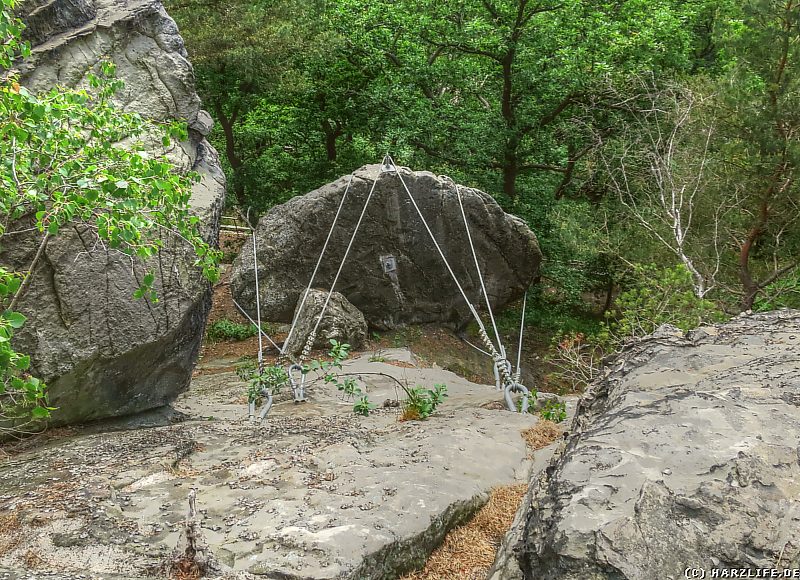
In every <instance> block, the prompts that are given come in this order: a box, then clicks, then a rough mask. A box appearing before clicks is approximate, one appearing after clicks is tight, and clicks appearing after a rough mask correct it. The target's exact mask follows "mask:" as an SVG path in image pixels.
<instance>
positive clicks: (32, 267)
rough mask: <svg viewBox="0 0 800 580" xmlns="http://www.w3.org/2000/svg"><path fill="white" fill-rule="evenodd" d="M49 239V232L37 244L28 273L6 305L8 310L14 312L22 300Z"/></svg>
mask: <svg viewBox="0 0 800 580" xmlns="http://www.w3.org/2000/svg"><path fill="white" fill-rule="evenodd" d="M49 239H50V232H47V233H46V234H45V235H44V237H43V238H42V241H41V242H40V243H39V248H38V249H37V250H36V255H35V256H34V257H33V260H32V261H31V265H30V266H28V271H27V272H26V273H25V278H24V279H23V280H22V284H20V286H19V288H18V289H17V293H16V294H14V298H12V299H11V304H9V305H8V310H14V308H16V306H17V303H18V302H19V300H20V298H22V295H23V294H24V293H25V291H26V290H27V289H28V286H30V285H31V279H32V278H33V271H34V270H35V269H36V264H38V263H39V259H40V258H41V257H42V254H44V249H45V247H47V242H48V240H49Z"/></svg>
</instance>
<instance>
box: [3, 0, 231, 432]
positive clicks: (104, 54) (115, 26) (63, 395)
mask: <svg viewBox="0 0 800 580" xmlns="http://www.w3.org/2000/svg"><path fill="white" fill-rule="evenodd" d="M20 12H21V15H22V17H23V18H24V19H25V20H27V21H28V23H29V25H30V26H29V28H28V29H27V32H26V33H27V35H28V38H29V39H30V41H31V43H32V45H33V54H32V55H31V57H30V58H29V59H28V60H27V61H26V62H24V63H23V64H22V66H21V74H22V82H23V83H24V84H25V85H27V86H28V87H29V88H31V89H32V90H35V91H39V90H46V89H49V88H51V87H54V86H56V85H65V86H82V85H83V84H84V83H85V82H86V74H87V72H89V71H91V70H93V69H96V68H97V67H98V66H99V62H100V61H105V60H110V61H112V62H114V63H116V65H117V75H118V77H119V78H120V79H121V80H123V81H124V82H125V87H124V89H123V90H122V91H121V93H120V94H119V95H118V102H119V104H120V105H121V106H123V107H125V108H126V109H128V110H135V111H138V112H140V113H141V114H143V115H145V116H147V117H150V118H155V119H168V118H169V119H182V120H186V121H187V122H188V124H189V139H188V140H187V141H186V142H184V143H182V144H181V146H180V147H176V148H175V149H176V150H175V151H172V152H171V153H170V156H171V158H172V159H173V160H175V161H176V162H177V163H178V165H179V167H180V168H181V169H182V170H190V169H191V170H194V171H197V172H198V173H199V174H200V176H201V179H200V181H199V182H198V183H197V184H196V185H195V187H194V191H193V196H192V207H193V211H194V212H195V213H196V214H197V215H198V216H200V217H201V219H202V231H203V233H204V236H205V237H206V238H207V240H208V241H210V242H212V243H215V242H216V237H217V233H218V221H219V216H220V212H221V209H222V205H223V201H224V194H225V183H224V176H223V174H222V172H221V170H220V165H219V160H218V158H217V154H216V152H215V151H214V149H213V148H212V147H211V146H210V145H209V143H208V142H207V141H206V139H205V136H206V135H207V134H208V132H209V130H210V127H211V121H210V118H209V117H208V114H207V113H205V112H203V111H201V110H200V100H199V98H198V96H197V94H196V92H195V88H194V75H193V72H192V67H191V64H190V63H189V61H188V60H187V55H186V51H185V50H184V46H183V41H182V39H181V37H180V36H179V34H178V30H177V27H176V25H175V22H174V21H173V20H172V19H171V18H170V17H169V16H168V15H167V13H166V12H165V11H164V8H163V7H162V5H161V4H160V3H159V2H157V1H155V0H149V1H148V0H136V1H134V0H124V1H120V0H46V1H45V0H29V1H28V2H24V3H23V4H22V5H21V6H20ZM165 241H166V247H165V248H164V250H163V251H162V252H161V254H160V255H159V256H158V257H157V258H155V259H153V260H151V261H150V262H149V263H141V262H139V261H131V260H130V259H129V258H127V257H125V256H121V255H119V254H115V253H114V252H112V251H109V250H106V249H105V248H104V247H102V245H99V244H96V243H94V241H93V239H92V236H91V235H89V233H88V232H86V231H84V230H82V229H81V228H72V229H67V230H64V231H62V232H61V233H59V236H58V237H56V238H54V239H52V240H51V241H50V242H49V243H48V245H47V248H46V251H45V253H44V256H43V260H41V261H40V266H39V267H38V269H37V270H36V272H35V275H34V277H33V279H32V280H33V282H32V284H31V286H30V289H29V291H28V292H27V294H26V295H25V296H24V298H23V300H22V301H21V303H20V305H19V310H21V311H22V312H23V313H24V314H25V315H26V316H27V317H28V322H27V323H26V325H25V326H24V327H23V329H22V330H21V331H20V332H19V334H18V337H17V344H16V346H17V347H18V348H19V349H20V350H21V351H23V352H27V353H30V354H31V355H32V363H33V370H34V372H35V373H36V374H37V375H38V376H40V377H42V378H43V379H44V380H45V381H47V383H48V385H49V392H50V403H51V404H52V405H53V406H55V407H58V411H57V412H55V413H54V416H53V423H54V424H64V423H73V422H78V421H86V420H91V419H99V418H104V417H110V416H117V415H125V414H130V413H134V412H138V411H143V410H146V409H150V408H155V407H159V406H163V405H165V404H168V403H169V402H170V401H172V400H173V399H174V397H175V396H176V395H177V394H178V393H180V392H181V391H183V390H184V389H185V388H186V387H187V386H188V384H189V380H190V378H191V373H192V369H193V366H194V363H195V359H196V357H197V354H198V351H199V347H200V341H201V338H202V335H203V329H204V325H205V321H206V316H207V313H208V309H209V307H210V287H209V284H208V282H207V281H206V280H205V279H204V278H203V277H202V276H201V273H200V272H199V271H198V270H197V269H196V268H195V267H194V266H193V262H194V258H193V254H192V251H191V249H190V248H189V247H187V246H186V245H185V244H184V243H182V242H180V241H179V240H174V239H168V240H165ZM36 242H37V240H36V239H35V238H33V237H31V238H28V239H24V238H22V237H20V236H15V237H14V239H13V244H12V243H11V242H8V243H6V244H5V246H4V247H3V252H2V254H1V255H0V263H2V264H3V265H5V266H7V267H12V268H14V267H22V266H27V264H29V263H30V260H31V257H32V255H33V252H34V251H35V247H36ZM148 270H150V271H155V272H156V273H157V282H156V290H157V291H158V295H159V302H158V303H157V304H148V303H147V302H145V301H142V300H138V301H137V300H134V299H133V292H134V290H135V289H136V288H137V287H138V286H139V283H138V280H141V277H142V275H143V274H144V272H146V271H148Z"/></svg>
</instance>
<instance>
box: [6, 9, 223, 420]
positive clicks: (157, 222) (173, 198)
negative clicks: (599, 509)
mask: <svg viewBox="0 0 800 580" xmlns="http://www.w3.org/2000/svg"><path fill="white" fill-rule="evenodd" d="M2 6H3V11H2V13H1V14H0V41H2V47H3V49H2V51H0V77H1V78H2V81H1V82H0V119H2V121H1V122H0V245H6V244H9V243H11V240H12V239H13V237H12V236H14V235H30V233H31V232H35V233H36V235H37V236H38V246H37V250H36V252H35V253H34V256H33V258H32V261H31V262H30V263H29V264H28V265H27V266H26V267H25V268H24V269H22V270H21V271H9V270H7V269H6V268H3V267H0V304H2V309H3V310H4V313H3V315H2V319H0V377H1V382H0V425H8V424H9V421H11V422H12V423H13V424H15V425H16V426H15V427H13V429H18V428H20V426H19V421H24V420H25V418H26V417H27V418H31V417H32V418H34V419H42V418H46V417H48V416H49V413H50V411H52V409H50V408H49V407H47V403H46V391H45V385H44V384H43V383H42V382H41V381H40V380H39V379H37V378H35V377H33V376H31V375H30V374H29V372H28V370H29V367H30V358H29V357H28V356H25V355H23V354H21V353H18V352H16V351H15V350H14V348H13V346H12V338H13V333H14V331H15V330H17V329H19V328H20V327H21V326H22V325H23V324H24V322H25V317H24V316H23V315H22V314H20V313H18V312H16V307H17V304H18V303H19V300H20V298H21V297H22V296H23V294H24V293H25V291H26V290H27V288H28V286H29V284H30V282H31V280H32V278H33V277H34V276H35V274H36V270H37V266H38V264H39V261H40V259H41V257H42V255H43V254H44V250H45V248H46V246H47V244H48V243H49V242H50V241H51V240H52V239H53V238H55V237H56V236H58V234H59V232H61V231H62V230H64V229H65V228H67V227H74V228H78V229H79V230H80V231H81V232H82V234H83V235H85V236H89V237H93V238H94V239H95V240H96V241H97V243H98V244H100V245H102V246H104V247H106V248H108V249H110V250H114V251H118V252H120V253H122V254H125V255H130V256H133V257H138V258H141V259H146V258H149V257H151V256H153V255H155V254H156V253H157V252H158V251H159V250H160V249H161V248H162V246H163V244H164V240H165V239H168V238H169V237H171V236H173V237H179V238H181V239H183V240H184V241H185V242H186V243H188V244H189V245H190V246H191V247H192V248H193V249H194V251H195V252H196V254H197V266H198V267H199V268H201V269H202V271H203V273H204V274H205V275H206V276H207V277H208V278H210V279H214V278H215V277H216V276H217V269H216V259H217V252H216V251H215V250H213V249H211V248H210V247H209V246H208V244H207V243H206V242H205V241H204V240H203V239H202V238H201V236H200V234H199V233H198V229H197V225H198V218H197V217H195V216H192V215H191V214H190V213H189V198H190V195H191V183H192V179H191V178H190V177H188V176H182V175H179V174H177V173H175V171H174V167H173V165H172V164H171V163H170V162H169V161H168V160H167V159H166V157H165V154H164V150H165V149H168V148H170V147H172V145H171V143H172V138H176V137H177V138H183V137H184V136H185V133H186V129H185V128H179V127H176V126H172V125H170V126H159V125H157V124H154V123H152V122H149V121H146V120H144V119H143V118H142V117H141V116H139V115H138V114H133V113H126V112H123V111H120V110H119V109H117V108H115V107H114V106H113V104H112V102H111V98H112V96H113V95H114V93H115V92H116V91H117V90H118V89H119V88H120V87H121V86H122V83H121V82H120V81H117V80H115V79H114V67H113V66H112V65H110V64H103V65H102V66H101V67H100V69H101V70H100V71H98V72H97V73H93V74H89V75H88V81H89V85H90V86H89V88H88V89H86V90H83V89H74V90H73V89H65V88H63V87H59V88H56V89H53V90H52V91H50V92H48V93H45V94H41V95H36V94H32V93H31V92H29V91H28V90H27V89H26V88H25V87H22V86H20V85H19V84H18V82H17V80H16V78H15V77H14V75H13V73H12V72H11V66H12V64H13V61H14V59H15V58H17V57H19V56H24V55H25V54H27V53H28V47H27V46H26V45H25V44H24V43H22V42H21V41H20V34H21V31H22V24H21V23H20V22H19V21H18V20H17V19H15V18H14V16H13V14H12V9H13V7H14V0H2ZM123 140H124V141H125V144H124V146H121V145H118V144H119V143H120V142H122V141H123ZM154 281H155V276H154V274H152V273H148V274H146V275H145V276H144V277H143V279H142V280H141V286H140V288H139V289H138V290H137V291H136V294H135V297H137V298H143V299H148V300H157V297H156V295H155V292H154V291H153V283H154ZM6 429H7V428H6V427H3V426H0V433H2V432H3V431H4V430H6Z"/></svg>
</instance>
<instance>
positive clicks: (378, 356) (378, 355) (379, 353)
mask: <svg viewBox="0 0 800 580" xmlns="http://www.w3.org/2000/svg"><path fill="white" fill-rule="evenodd" d="M369 362H386V357H385V356H383V349H380V348H379V349H378V350H376V351H375V352H373V353H372V354H371V355H370V357H369Z"/></svg>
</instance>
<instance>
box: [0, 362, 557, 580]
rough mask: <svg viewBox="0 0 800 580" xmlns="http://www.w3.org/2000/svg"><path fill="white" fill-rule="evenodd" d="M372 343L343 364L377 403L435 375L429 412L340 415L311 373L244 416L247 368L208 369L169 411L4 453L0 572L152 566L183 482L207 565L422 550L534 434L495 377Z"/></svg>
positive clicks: (398, 571)
mask: <svg viewBox="0 0 800 580" xmlns="http://www.w3.org/2000/svg"><path fill="white" fill-rule="evenodd" d="M382 354H383V356H384V357H385V359H386V361H387V362H370V361H369V357H368V356H366V355H365V356H362V357H361V358H358V359H355V360H348V361H345V363H344V369H343V372H345V373H348V376H352V377H360V378H363V381H361V380H360V381H359V386H360V388H362V389H363V390H364V391H365V392H367V393H369V396H370V398H371V399H372V400H373V401H375V402H376V403H380V402H381V401H384V400H386V399H395V398H396V397H397V396H398V393H397V391H398V388H397V383H396V382H395V380H402V381H403V382H408V383H409V384H411V385H415V384H419V385H433V384H436V383H446V384H447V387H448V394H449V396H448V398H447V399H446V400H445V402H444V403H442V405H441V406H440V407H439V408H438V409H437V411H436V413H435V414H434V415H433V416H432V417H430V418H429V419H427V420H425V421H398V417H399V409H397V408H388V407H386V408H380V409H375V410H374V411H373V412H371V413H370V415H369V417H360V416H357V415H354V414H353V411H352V407H353V403H352V401H350V400H347V401H343V400H342V395H341V393H340V392H339V391H337V388H336V386H335V385H333V384H327V383H325V381H324V380H322V378H321V377H320V375H319V374H317V373H313V372H312V373H311V375H309V379H310V383H309V385H308V388H307V394H308V396H309V402H308V403H305V404H303V405H296V404H294V403H293V402H291V401H286V402H278V403H277V404H276V405H275V407H274V408H273V410H272V411H271V412H270V414H269V416H268V417H267V420H266V421H265V423H264V424H263V425H256V424H254V423H249V422H247V421H246V420H245V419H244V418H245V417H246V413H247V408H246V404H245V403H244V402H243V397H244V393H245V392H246V389H247V387H246V385H245V384H244V383H242V382H240V381H239V379H238V377H237V376H236V374H235V373H233V372H227V371H224V372H214V373H211V374H200V375H198V376H197V377H196V378H195V379H194V380H193V384H192V388H191V389H189V391H187V392H186V393H184V394H182V395H181V396H180V397H179V398H178V399H177V400H176V402H175V403H174V406H175V409H176V410H177V411H179V412H181V413H183V414H184V418H185V420H183V421H181V422H178V423H175V424H172V425H167V426H159V427H154V428H150V429H138V430H125V431H115V432H111V433H108V432H106V433H98V432H93V430H95V429H96V428H94V427H89V428H87V429H83V430H81V429H77V430H76V433H75V435H74V436H73V437H70V438H61V439H59V440H57V441H52V442H51V444H49V445H46V446H42V445H39V446H35V447H34V446H31V449H30V450H29V451H27V452H24V453H17V454H15V455H14V457H13V458H12V459H10V460H8V461H5V462H0V489H2V492H0V523H4V522H14V523H15V524H14V525H13V526H12V525H6V527H5V528H4V534H0V578H8V577H10V578H11V579H20V580H21V579H23V578H26V579H27V578H32V576H29V575H25V573H24V572H23V570H26V569H28V568H29V566H30V564H29V562H31V561H33V562H38V564H37V568H36V570H35V573H36V574H37V577H38V578H48V579H49V580H75V579H76V578H81V577H82V576H83V577H85V578H100V577H102V578H104V579H106V578H124V579H125V580H139V579H142V580H144V579H146V578H156V577H161V576H160V575H158V574H157V573H156V572H155V571H157V570H159V569H160V568H161V567H162V565H163V563H164V562H165V561H171V560H172V558H173V554H174V550H175V547H176V546H183V543H182V542H183V541H182V533H183V529H184V521H185V517H186V508H187V496H188V495H189V494H190V493H192V490H195V491H196V493H197V508H198V510H199V514H200V516H199V517H198V520H199V523H200V526H199V527H200V532H201V533H202V535H203V537H204V541H205V542H206V543H207V544H208V546H209V547H210V550H211V554H212V555H213V557H214V559H215V560H216V561H218V562H219V564H220V567H221V570H220V571H219V573H218V574H209V575H208V578H212V579H215V580H222V579H225V580H233V579H234V578H236V579H239V580H244V579H245V578H246V579H252V580H256V579H259V578H275V579H277V578H281V579H284V580H334V579H335V580H386V579H389V578H399V577H402V576H403V575H404V574H405V573H407V572H409V571H411V570H412V569H415V568H419V567H421V566H422V565H423V564H424V563H425V560H426V559H427V557H428V556H429V555H430V553H431V551H432V550H434V549H435V548H436V547H437V546H438V545H439V544H441V542H442V539H443V538H444V536H445V534H446V533H447V532H448V531H449V530H450V529H452V528H453V527H455V526H458V525H460V524H462V523H464V522H465V521H466V520H468V519H469V518H470V517H471V516H472V515H473V514H474V513H475V511H476V510H477V509H479V508H480V507H481V506H482V505H483V503H484V502H485V501H486V499H487V497H488V494H489V492H490V491H491V489H492V488H493V487H495V486H500V485H508V484H515V483H518V482H521V481H524V480H525V479H526V478H527V477H528V474H529V472H528V469H529V468H531V467H533V468H534V469H537V468H540V467H542V465H541V464H544V465H546V463H547V462H546V457H547V455H546V454H547V453H548V451H547V450H541V451H537V452H536V460H535V461H534V462H533V466H532V462H531V461H530V460H529V459H528V456H529V449H528V448H527V447H526V444H525V441H524V440H523V437H522V436H521V433H520V431H521V430H523V429H526V428H528V427H531V426H532V425H534V424H535V422H536V420H537V419H536V417H535V416H534V415H520V414H517V413H509V412H508V411H504V410H502V409H501V408H500V409H498V408H497V405H496V403H497V402H498V401H499V400H500V398H501V396H500V394H499V393H498V392H497V391H496V390H495V389H494V388H493V387H491V386H487V385H478V384H474V383H471V382H469V381H467V380H465V379H462V378H460V377H458V376H456V375H454V374H452V373H450V372H448V371H443V370H441V369H435V368H416V367H415V366H414V364H413V362H412V361H413V358H412V357H411V353H409V352H408V351H406V350H400V349H387V350H385V351H383V353H382ZM204 362H205V363H206V364H210V365H214V364H215V363H214V361H204ZM219 362H220V361H217V363H219ZM398 364H401V365H402V366H396V365H398ZM209 368H214V367H213V366H212V367H209ZM136 420H139V418H138V417H137V418H136ZM54 498H57V499H55V500H54ZM3 517H5V518H6V519H5V520H3V519H2V518H3ZM4 573H6V574H10V576H8V575H5V576H4ZM27 574H31V575H32V572H28V573H27Z"/></svg>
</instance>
